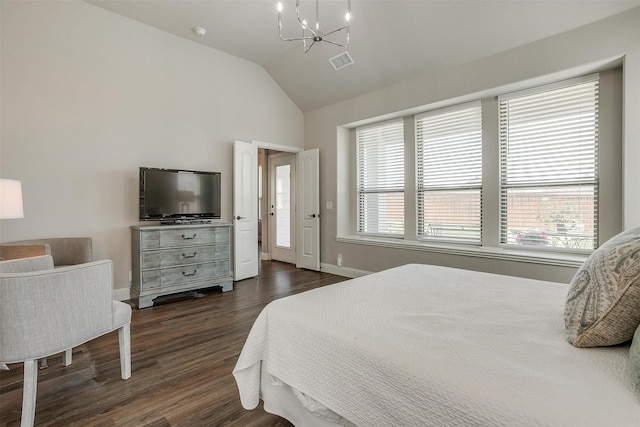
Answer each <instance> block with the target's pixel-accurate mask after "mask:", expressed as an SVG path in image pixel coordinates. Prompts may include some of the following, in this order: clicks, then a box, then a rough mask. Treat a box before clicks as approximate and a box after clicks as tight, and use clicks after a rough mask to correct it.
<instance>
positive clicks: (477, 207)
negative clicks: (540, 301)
mask: <svg viewBox="0 0 640 427" xmlns="http://www.w3.org/2000/svg"><path fill="white" fill-rule="evenodd" d="M415 125H416V167H417V181H416V186H417V197H418V204H417V208H418V218H417V221H418V227H417V228H418V238H419V239H427V240H449V241H455V242H459V243H472V244H477V245H479V244H480V243H481V219H482V106H481V104H480V102H474V103H471V104H465V105H461V106H457V107H455V108H452V109H451V108H450V109H446V110H436V111H431V112H428V113H425V114H421V115H418V116H416V117H415Z"/></svg>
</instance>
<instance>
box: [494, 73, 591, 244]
mask: <svg viewBox="0 0 640 427" xmlns="http://www.w3.org/2000/svg"><path fill="white" fill-rule="evenodd" d="M498 100H499V105H500V106H499V108H500V112H499V116H500V117H499V120H500V201H501V205H500V241H501V243H503V244H512V245H535V246H547V247H548V246H555V247H557V248H558V249H564V250H573V249H593V248H594V247H596V246H597V225H598V224H597V214H596V213H597V208H598V207H597V205H598V75H591V76H585V77H583V78H580V79H574V80H571V81H566V82H561V83H559V84H555V85H553V86H546V87H542V88H537V89H534V90H529V91H526V92H518V93H514V94H509V95H506V96H503V97H499V98H498Z"/></svg>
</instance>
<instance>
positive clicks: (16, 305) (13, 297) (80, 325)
mask: <svg viewBox="0 0 640 427" xmlns="http://www.w3.org/2000/svg"><path fill="white" fill-rule="evenodd" d="M112 292H113V264H112V262H111V261H110V260H103V261H95V262H90V263H85V264H78V265H72V266H67V267H60V268H55V269H54V266H53V258H52V257H51V256H50V255H45V256H39V257H32V258H23V259H16V260H9V261H1V262H0V365H2V364H10V363H19V362H23V363H24V385H23V393H22V422H21V425H22V426H23V427H24V426H31V425H33V422H34V419H35V402H36V388H37V375H38V364H37V361H38V359H41V358H44V357H47V356H50V355H53V354H56V353H61V352H65V354H68V355H69V356H70V353H71V352H70V351H67V350H69V349H71V348H72V347H75V346H78V345H80V344H83V343H85V342H87V341H90V340H92V339H94V338H97V337H99V336H101V335H104V334H106V333H109V332H111V331H114V330H118V339H119V346H120V371H121V372H120V373H121V376H122V378H123V379H128V378H129V377H130V376H131V347H130V329H129V328H130V323H131V307H130V306H129V305H127V304H125V303H122V302H119V301H114V300H113V296H112ZM65 361H66V362H68V363H65V365H67V364H69V363H71V358H70V357H68V358H65Z"/></svg>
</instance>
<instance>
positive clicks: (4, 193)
mask: <svg viewBox="0 0 640 427" xmlns="http://www.w3.org/2000/svg"><path fill="white" fill-rule="evenodd" d="M13 218H24V210H23V207H22V184H21V183H20V181H16V180H15V179H4V178H1V179H0V219H13Z"/></svg>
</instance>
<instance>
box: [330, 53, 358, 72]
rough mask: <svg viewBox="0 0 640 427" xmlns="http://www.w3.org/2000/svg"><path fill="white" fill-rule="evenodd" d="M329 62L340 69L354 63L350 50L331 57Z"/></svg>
mask: <svg viewBox="0 0 640 427" xmlns="http://www.w3.org/2000/svg"><path fill="white" fill-rule="evenodd" d="M329 63H330V64H331V66H332V67H333V69H334V70H336V71H338V70H339V69H341V68H344V67H347V66H349V65H351V64H353V58H351V55H349V52H345V53H341V54H340V55H337V56H334V57H333V58H329Z"/></svg>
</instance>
